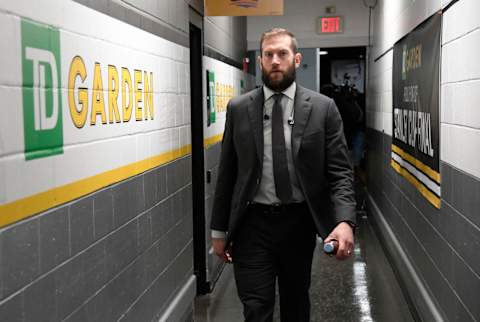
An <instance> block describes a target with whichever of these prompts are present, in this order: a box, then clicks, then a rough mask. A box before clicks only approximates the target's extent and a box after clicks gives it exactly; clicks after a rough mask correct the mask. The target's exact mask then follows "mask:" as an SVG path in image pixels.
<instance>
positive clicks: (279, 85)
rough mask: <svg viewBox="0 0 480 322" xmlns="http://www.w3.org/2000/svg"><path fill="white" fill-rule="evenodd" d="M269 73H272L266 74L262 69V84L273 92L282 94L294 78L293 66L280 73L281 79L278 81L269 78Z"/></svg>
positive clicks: (294, 70)
mask: <svg viewBox="0 0 480 322" xmlns="http://www.w3.org/2000/svg"><path fill="white" fill-rule="evenodd" d="M271 73H272V71H270V73H268V72H266V71H265V69H264V68H262V80H263V83H264V84H265V85H266V86H267V87H268V88H270V89H271V90H272V91H274V92H282V91H284V90H286V89H287V88H288V87H289V86H290V85H292V83H293V82H294V81H295V77H296V69H295V65H294V64H292V65H290V67H289V68H288V69H287V70H286V71H285V72H282V74H283V77H282V78H281V79H279V80H272V79H271V78H270V74H271Z"/></svg>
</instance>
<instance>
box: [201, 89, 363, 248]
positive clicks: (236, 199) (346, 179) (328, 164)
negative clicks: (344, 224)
mask: <svg viewBox="0 0 480 322" xmlns="http://www.w3.org/2000/svg"><path fill="white" fill-rule="evenodd" d="M263 103H264V98H263V90H262V88H261V87H260V88H257V89H255V90H253V91H250V92H248V93H245V94H243V95H241V96H238V97H235V98H233V99H232V100H231V101H230V102H229V104H228V107H227V119H226V123H225V132H224V134H223V141H222V153H221V158H220V165H219V170H218V180H217V186H216V190H215V197H214V202H213V212H212V220H211V224H210V227H211V229H214V230H221V231H228V238H227V239H228V242H230V241H232V240H234V239H235V232H236V230H237V228H238V225H239V222H240V221H241V219H242V216H243V215H244V213H245V210H246V208H247V206H248V205H249V203H250V202H251V200H252V199H253V197H254V195H255V192H256V191H257V188H258V185H259V183H260V178H261V175H262V162H263ZM294 109H295V113H294V120H295V122H294V125H293V129H292V138H291V142H292V153H293V161H294V164H295V170H296V173H297V177H298V180H299V183H300V186H301V188H302V191H303V193H304V195H305V199H306V202H307V204H308V206H309V209H310V212H311V214H312V216H313V219H314V221H315V225H316V227H317V230H318V233H319V234H320V236H322V237H326V235H328V233H330V231H331V230H332V229H333V227H334V226H335V225H336V224H337V223H339V222H341V221H345V220H348V221H352V222H355V197H354V191H353V179H352V169H351V165H350V161H349V158H348V148H347V144H346V142H345V137H344V135H343V128H342V120H341V117H340V113H339V112H338V110H337V107H336V106H335V103H334V102H333V100H332V99H330V98H328V97H326V96H324V95H321V94H319V93H316V92H313V91H310V90H308V89H305V88H303V87H301V86H299V85H298V84H297V91H296V93H295V101H294ZM227 244H228V243H227Z"/></svg>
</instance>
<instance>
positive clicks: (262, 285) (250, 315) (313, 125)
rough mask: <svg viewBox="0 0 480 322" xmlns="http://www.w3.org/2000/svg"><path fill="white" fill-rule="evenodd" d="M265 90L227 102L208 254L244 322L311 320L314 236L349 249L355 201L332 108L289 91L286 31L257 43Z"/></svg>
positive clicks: (342, 251)
mask: <svg viewBox="0 0 480 322" xmlns="http://www.w3.org/2000/svg"><path fill="white" fill-rule="evenodd" d="M260 50H261V56H260V57H259V63H260V65H261V69H262V79H263V81H264V86H263V87H261V88H257V89H255V90H253V91H250V92H248V93H246V94H243V95H241V96H238V97H236V98H233V99H232V100H231V101H230V102H229V104H228V107H227V118H226V123H225V132H224V135H223V142H222V153H221V160H220V166H219V173H218V181H217V187H216V191H215V198H214V204H213V213H212V221H211V229H212V243H213V249H214V251H215V253H216V254H217V255H218V256H221V257H222V258H226V259H229V258H231V259H232V261H233V265H234V273H235V280H236V284H237V289H238V294H239V297H240V300H241V301H242V303H243V306H244V316H245V319H246V321H248V322H260V321H272V319H273V308H274V303H275V285H276V281H277V279H278V285H279V294H280V315H281V320H282V322H306V321H309V319H310V300H309V294H308V291H309V288H310V275H311V264H312V257H313V250H314V248H315V234H319V235H320V236H322V237H324V238H325V242H328V241H330V240H333V239H335V240H337V241H338V251H337V253H336V258H337V259H340V260H341V259H346V258H348V257H349V256H350V255H351V253H352V251H353V247H354V239H353V229H354V227H355V201H354V200H355V199H354V192H353V187H352V182H353V180H352V170H351V166H350V163H349V159H348V149H347V145H346V142H345V138H344V135H343V131H342V120H341V117H340V114H339V112H338V110H337V107H336V106H335V103H334V102H333V100H331V99H329V98H328V97H326V96H323V95H321V94H319V93H316V92H313V91H310V90H307V89H305V88H303V87H301V86H299V85H297V84H296V82H295V70H296V68H298V67H299V66H300V63H301V58H302V56H301V54H300V53H298V52H297V41H296V39H295V37H294V35H293V34H291V33H290V32H289V31H287V30H285V29H279V28H275V29H272V30H269V31H267V32H265V33H263V35H262V38H261V40H260Z"/></svg>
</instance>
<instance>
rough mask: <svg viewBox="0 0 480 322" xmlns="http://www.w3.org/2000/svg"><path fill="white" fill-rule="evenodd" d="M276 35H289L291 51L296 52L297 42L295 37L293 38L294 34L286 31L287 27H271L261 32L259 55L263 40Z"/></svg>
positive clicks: (261, 50)
mask: <svg viewBox="0 0 480 322" xmlns="http://www.w3.org/2000/svg"><path fill="white" fill-rule="evenodd" d="M276 36H288V37H290V39H291V40H292V45H291V46H292V51H293V52H294V53H297V48H298V42H297V39H296V38H295V35H294V34H292V33H291V32H290V31H288V30H287V29H283V28H273V29H270V30H267V31H265V32H264V33H263V34H262V37H260V55H262V52H263V48H262V46H263V42H264V41H265V39H269V38H272V37H276Z"/></svg>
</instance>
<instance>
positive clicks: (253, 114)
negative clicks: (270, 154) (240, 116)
mask: <svg viewBox="0 0 480 322" xmlns="http://www.w3.org/2000/svg"><path fill="white" fill-rule="evenodd" d="M247 110H248V118H249V119H250V124H251V126H252V129H253V136H254V139H255V146H256V148H257V156H258V159H259V161H260V164H262V163H263V88H262V87H259V88H258V90H257V91H255V92H253V93H252V95H250V101H249V104H248V107H247Z"/></svg>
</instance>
